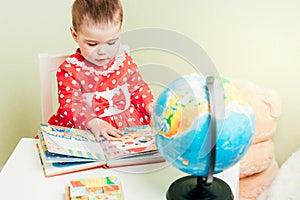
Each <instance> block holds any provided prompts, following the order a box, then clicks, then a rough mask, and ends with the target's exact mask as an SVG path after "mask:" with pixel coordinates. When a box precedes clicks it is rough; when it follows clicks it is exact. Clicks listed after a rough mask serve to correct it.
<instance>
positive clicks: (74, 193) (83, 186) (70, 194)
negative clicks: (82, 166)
mask: <svg viewBox="0 0 300 200" xmlns="http://www.w3.org/2000/svg"><path fill="white" fill-rule="evenodd" d="M83 199H93V200H98V199H99V200H100V199H107V200H108V199H111V200H123V199H124V198H123V192H122V187H121V183H120V181H119V179H118V178H117V177H116V176H107V177H95V178H82V179H75V180H71V181H70V184H69V186H67V187H66V193H65V200H83Z"/></svg>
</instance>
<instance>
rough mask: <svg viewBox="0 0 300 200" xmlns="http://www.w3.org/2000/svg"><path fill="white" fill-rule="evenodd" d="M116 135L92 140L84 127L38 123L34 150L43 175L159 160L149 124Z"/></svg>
mask: <svg viewBox="0 0 300 200" xmlns="http://www.w3.org/2000/svg"><path fill="white" fill-rule="evenodd" d="M124 132H125V133H124V135H123V136H122V137H120V138H113V137H112V138H111V139H110V140H105V139H102V140H100V142H98V141H96V140H95V138H94V135H93V134H92V133H91V132H90V131H87V130H80V129H74V128H66V127H61V126H53V125H47V124H41V125H40V132H39V140H38V144H37V147H38V150H39V154H40V158H41V162H42V165H43V168H44V172H45V176H46V177H50V176H56V175H60V174H65V173H71V172H75V171H82V170H85V169H90V168H95V167H104V168H108V167H120V166H129V165H140V164H147V163H156V162H163V161H164V159H163V157H162V156H161V155H160V153H159V152H158V150H157V148H156V146H155V141H154V136H153V134H152V131H151V128H150V126H140V127H131V128H126V129H124Z"/></svg>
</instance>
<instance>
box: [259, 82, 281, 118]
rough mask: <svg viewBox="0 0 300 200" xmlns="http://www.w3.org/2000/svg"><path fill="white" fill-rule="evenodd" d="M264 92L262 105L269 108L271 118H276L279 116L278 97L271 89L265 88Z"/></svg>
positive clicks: (279, 102) (279, 105)
mask: <svg viewBox="0 0 300 200" xmlns="http://www.w3.org/2000/svg"><path fill="white" fill-rule="evenodd" d="M264 90H265V91H264V99H263V100H264V103H265V104H266V105H267V106H268V107H269V109H270V112H271V113H270V114H271V116H272V117H274V118H278V117H279V116H280V114H281V99H280V96H279V94H278V93H277V92H276V91H275V90H273V89H269V88H265V89H264Z"/></svg>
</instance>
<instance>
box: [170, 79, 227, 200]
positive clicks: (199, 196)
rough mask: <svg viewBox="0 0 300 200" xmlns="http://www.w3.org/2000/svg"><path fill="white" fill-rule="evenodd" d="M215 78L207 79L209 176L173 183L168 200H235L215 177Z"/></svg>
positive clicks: (184, 179)
mask: <svg viewBox="0 0 300 200" xmlns="http://www.w3.org/2000/svg"><path fill="white" fill-rule="evenodd" d="M214 80H215V79H214V77H212V76H208V77H207V78H206V83H207V89H208V92H209V99H210V116H211V123H210V127H211V151H210V163H209V164H210V165H209V171H208V175H207V176H206V177H205V176H185V177H182V178H180V179H178V180H176V181H175V182H173V183H172V184H171V185H170V187H169V189H168V192H167V195H166V197H167V200H233V194H232V191H231V189H230V187H229V186H228V184H227V183H225V182H224V181H223V180H221V179H219V178H216V177H213V173H214V168H215V160H216V115H215V106H216V105H217V104H216V103H215V94H214Z"/></svg>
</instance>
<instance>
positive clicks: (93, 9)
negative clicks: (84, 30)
mask: <svg viewBox="0 0 300 200" xmlns="http://www.w3.org/2000/svg"><path fill="white" fill-rule="evenodd" d="M86 19H90V20H92V21H93V22H94V23H101V24H102V23H103V24H108V23H119V22H120V24H122V22H123V8H122V5H121V2H120V0H75V1H74V3H73V6H72V24H73V27H74V29H75V31H78V30H79V29H80V26H81V24H82V23H83V21H84V20H86Z"/></svg>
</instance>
